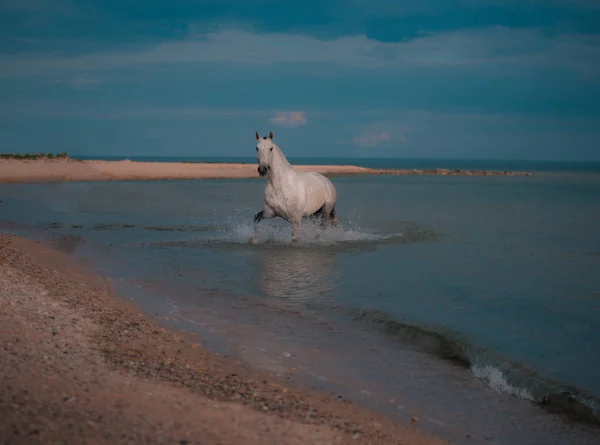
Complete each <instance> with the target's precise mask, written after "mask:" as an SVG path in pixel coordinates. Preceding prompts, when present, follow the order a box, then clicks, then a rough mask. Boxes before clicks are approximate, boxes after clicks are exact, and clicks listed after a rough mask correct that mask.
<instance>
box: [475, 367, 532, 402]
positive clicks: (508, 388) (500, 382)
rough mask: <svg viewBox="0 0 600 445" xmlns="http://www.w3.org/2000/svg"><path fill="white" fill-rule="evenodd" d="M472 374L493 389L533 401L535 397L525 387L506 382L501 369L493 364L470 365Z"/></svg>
mask: <svg viewBox="0 0 600 445" xmlns="http://www.w3.org/2000/svg"><path fill="white" fill-rule="evenodd" d="M471 372H472V373H473V375H474V376H475V377H477V378H479V379H481V380H483V381H485V382H486V383H487V384H488V385H489V386H490V387H491V388H492V389H493V390H494V391H497V392H499V393H506V394H511V395H513V396H516V397H518V398H520V399H524V400H529V401H531V402H533V401H535V397H533V395H532V394H531V392H529V391H528V390H527V389H526V388H517V387H515V386H512V385H511V384H510V383H508V380H507V379H506V377H505V375H504V374H503V373H502V371H501V370H500V369H498V368H496V367H494V366H489V365H474V366H472V367H471Z"/></svg>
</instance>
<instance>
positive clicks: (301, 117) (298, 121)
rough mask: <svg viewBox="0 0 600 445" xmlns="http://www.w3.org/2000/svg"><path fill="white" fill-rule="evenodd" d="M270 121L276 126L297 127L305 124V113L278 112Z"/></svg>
mask: <svg viewBox="0 0 600 445" xmlns="http://www.w3.org/2000/svg"><path fill="white" fill-rule="evenodd" d="M270 121H271V122H272V123H273V124H276V125H286V126H288V127H297V126H299V125H304V124H306V113H304V112H303V111H278V112H277V113H276V114H275V116H273V117H272V118H271V119H270Z"/></svg>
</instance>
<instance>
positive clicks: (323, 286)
mask: <svg viewBox="0 0 600 445" xmlns="http://www.w3.org/2000/svg"><path fill="white" fill-rule="evenodd" d="M259 261H260V275H259V286H260V288H261V290H262V291H263V292H264V293H265V294H267V295H268V296H270V297H275V298H283V299H286V300H290V301H292V302H300V301H302V302H305V303H308V302H316V301H320V302H323V301H324V300H325V299H328V298H331V296H332V295H333V294H334V292H335V284H336V282H337V280H338V279H339V274H338V272H337V271H336V270H335V267H334V266H335V256H334V254H333V253H332V252H328V251H326V250H324V249H314V250H313V249H302V248H281V249H277V248H275V249H261V251H260V253H259Z"/></svg>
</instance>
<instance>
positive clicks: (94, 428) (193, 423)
mask: <svg viewBox="0 0 600 445" xmlns="http://www.w3.org/2000/svg"><path fill="white" fill-rule="evenodd" d="M0 297H1V298H0V326H2V328H1V329H0V341H1V343H2V345H3V351H2V354H1V355H0V382H1V386H2V391H0V416H2V419H3V422H1V423H0V442H1V443H5V444H21V443H23V444H25V443H27V444H33V443H44V444H52V443H61V444H74V443H95V444H100V443H106V444H117V443H136V444H142V443H143V444H166V443H169V444H203V445H211V444H236V445H237V444H257V445H258V444H261V445H262V444H266V443H273V444H274V443H277V444H336V443H339V444H347V443H356V444H414V445H421V444H443V443H448V442H447V441H445V440H442V439H438V438H435V437H432V436H430V435H428V434H426V433H424V432H422V431H420V430H418V429H417V425H418V419H416V418H415V419H413V420H414V421H415V422H416V423H414V424H400V423H397V422H395V421H392V420H391V419H389V418H386V417H384V416H382V415H379V414H377V413H373V412H369V411H366V410H363V409H361V408H359V407H357V406H355V405H353V404H352V403H349V402H347V401H345V400H343V399H340V398H339V397H337V396H335V395H325V394H322V393H319V392H316V391H314V392H310V391H299V390H297V389H292V388H286V387H284V386H282V384H281V383H279V382H277V381H275V380H273V379H270V378H269V377H268V376H266V375H261V374H258V373H256V372H254V371H252V370H251V369H249V368H248V367H247V366H245V365H244V364H242V363H240V362H238V361H236V360H235V359H233V358H228V357H223V356H219V355H217V354H214V353H211V352H209V351H207V350H205V349H203V348H202V346H200V342H201V339H198V338H197V337H193V336H188V335H187V334H184V333H182V332H179V331H178V332H174V331H169V330H167V329H165V328H162V327H160V326H159V325H157V324H155V323H154V322H153V321H152V320H151V319H149V318H148V317H146V316H145V315H143V314H142V313H141V312H139V311H138V310H137V308H136V307H134V306H133V305H131V304H130V303H129V302H127V301H125V300H123V299H121V298H119V297H118V296H116V295H115V294H114V293H113V291H112V290H111V288H110V286H109V285H108V283H107V282H106V280H104V279H103V278H101V277H99V276H95V275H91V274H89V273H86V272H85V271H83V270H82V269H81V268H80V267H79V266H78V265H77V264H75V263H74V262H73V261H72V260H71V259H70V257H68V256H67V255H66V254H65V253H63V252H61V251H59V250H57V249H55V248H54V247H52V246H51V245H47V244H44V243H41V242H37V241H32V240H28V239H23V238H20V237H15V236H12V235H9V234H0Z"/></svg>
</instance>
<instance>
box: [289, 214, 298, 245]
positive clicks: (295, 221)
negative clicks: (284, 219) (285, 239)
mask: <svg viewBox="0 0 600 445" xmlns="http://www.w3.org/2000/svg"><path fill="white" fill-rule="evenodd" d="M290 223H291V224H292V244H296V243H297V242H298V237H299V236H300V219H299V218H295V219H293V220H291V221H290Z"/></svg>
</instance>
